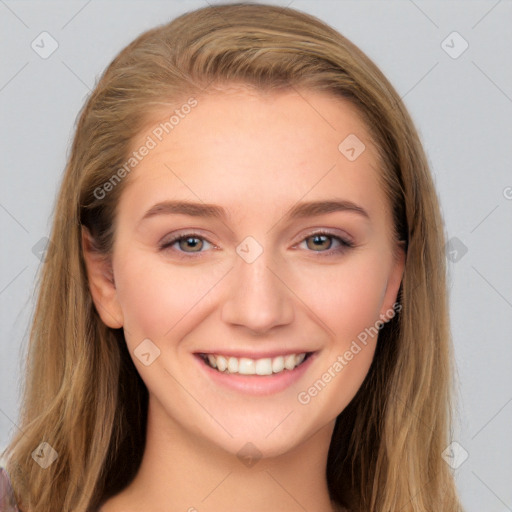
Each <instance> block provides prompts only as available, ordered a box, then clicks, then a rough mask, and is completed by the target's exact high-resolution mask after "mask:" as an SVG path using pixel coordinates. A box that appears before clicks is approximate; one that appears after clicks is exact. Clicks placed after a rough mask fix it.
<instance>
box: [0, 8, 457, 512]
mask: <svg viewBox="0 0 512 512" xmlns="http://www.w3.org/2000/svg"><path fill="white" fill-rule="evenodd" d="M443 242H444V235H443V225H442V219H441V216H440V209H439V205H438V200H437V196H436V192H435V188H434V186H433V183H432V179H431V176H430V172H429V169H428V165H427V161H426V157H425V155H424V152H423V149H422V147H421V144H420V141H419V138H418V135H417V133H416V131H415V129H414V126H413V123H412V121H411V119H410V117H409V115H408V113H407V111H406V109H405V108H404V106H403V104H402V103H401V101H400V97H399V96H398V95H397V93H396V92H395V91H394V89H393V87H392V86H391V85H390V83H389V82H388V81H387V80H386V78H385V77H384V76H383V75H382V73H381V72H380V71H379V70H378V69H377V67H376V66H375V64H373V63H372V62H371V61H370V59H369V58H368V57H366V56H365V55H364V54H363V53H362V52H361V50H359V49H358V48H357V47H356V46H354V45H353V44H352V43H351V42H349V41H348V40H347V39H345V38H344V37H343V36H341V35H340V34H339V33H337V32H336V31H335V30H333V29H332V28H330V27H329V26H327V25H325V24H324V23H322V22H321V21H319V20H318V19H316V18H314V17H312V16H309V15H307V14H304V13H301V12H299V11H296V10H293V9H289V8H278V7H273V6H268V5H261V4H260V5H252V4H231V5H221V6H215V7H207V8H204V9H199V10H196V11H194V12H190V13H187V14H185V15H182V16H180V17H178V18H177V19H175V20H174V21H172V22H171V23H168V24H166V25H162V26H160V27H157V28H155V29H153V30H150V31H148V32H146V33H144V34H142V35H141V36H140V37H138V38H137V39H136V40H135V41H133V42H132V43H131V44H130V45H128V46H127V47H126V48H125V49H124V50H123V51H122V52H121V53H120V54H119V55H118V56H117V57H116V58H115V59H114V61H113V62H112V63H111V65H110V66H109V67H108V69H107V70H106V71H105V73H104V75H103V76H102V78H101V80H100V81H99V83H98V84H97V86H96V88H95V90H94V91H93V93H92V95H91V97H90V98H89V99H88V101H87V103H86V105H85V107H84V109H83V111H82V113H81V115H80V119H79V122H78V125H77V130H76V136H75V139H74V142H73V147H72V152H71V155H70V159H69V162H68V165H67V168H66V173H65V176H64V179H63V183H62V186H61V190H60V195H59V201H58V204H57V207H56V212H55V219H54V225H53V231H52V235H51V243H50V245H49V249H48V254H47V257H46V261H45V264H44V268H43V274H42V281H41V285H40V292H39V299H38V303H37V308H36V311H35V316H34V321H33V326H32V331H31V341H30V346H29V361H28V367H29V368H30V371H29V373H28V375H27V380H26V388H25V393H24V399H23V408H22V415H21V423H20V428H21V432H22V434H19V435H18V436H16V437H15V438H14V439H13V440H12V442H11V444H10V446H9V447H8V449H7V450H6V452H5V455H6V457H7V460H8V462H7V465H6V469H7V472H8V475H9V476H7V473H4V481H5V483H6V484H7V486H8V487H10V484H9V481H8V480H7V479H8V478H10V480H11V482H12V488H13V491H14V492H13V494H12V496H11V498H12V499H10V501H11V506H12V507H15V506H16V505H15V502H17V503H18V506H19V509H20V510H23V512H29V511H34V512H35V511H37V512H40V511H41V512H43V511H52V512H53V511H55V510H66V511H67V510H69V511H73V512H84V511H97V510H100V511H101V512H119V511H123V512H131V511H136V510H137V511H139V510H144V511H147V512H151V511H154V510H164V509H165V510H188V511H195V510H198V511H216V510H228V511H229V510H233V511H234V510H244V511H256V510H273V511H276V510H280V511H295V510H315V511H335V510H350V511H352V512H356V511H357V512H363V511H364V512H370V511H371V512H377V511H378V512H384V511H389V512H391V511H396V510H401V511H402V512H409V511H410V512H419V511H427V510H428V511H431V510H436V511H446V512H448V511H449V512H453V511H456V510H461V506H460V503H459V500H458V498H457V495H456V490H455V485H454V481H453V477H452V474H451V472H450V469H449V467H448V466H447V465H446V463H445V462H444V460H443V459H442V457H441V454H442V452H443V450H444V449H445V448H446V447H447V446H448V445H449V443H450V439H449V438H448V433H449V428H450V416H451V407H452V403H451V397H452V391H451V365H452V359H451V358H452V355H451V345H450V334H449V319H448V311H447V298H446V284H445V266H444V265H445V263H444V254H443V245H444V243H443ZM7 498H9V495H8V494H7Z"/></svg>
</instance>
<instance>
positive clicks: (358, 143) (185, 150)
mask: <svg viewBox="0 0 512 512" xmlns="http://www.w3.org/2000/svg"><path fill="white" fill-rule="evenodd" d="M195 100H196V105H195V106H194V107H191V108H182V109H180V105H181V106H183V105H184V104H175V105H172V107H169V108H162V110H161V112H158V113H157V114H156V115H155V116H154V121H153V122H151V123H149V124H148V125H147V127H146V128H145V129H144V130H142V131H141V133H140V134H139V135H138V136H137V137H136V138H135V139H134V140H133V144H132V148H131V149H132V151H137V150H138V149H139V148H141V147H142V146H144V145H145V144H146V143H147V142H148V141H151V144H150V145H151V146H152V148H151V150H150V151H148V152H147V154H146V155H145V156H144V157H143V158H142V159H141V160H140V161H139V162H138V163H137V165H136V166H134V168H133V170H132V171H131V172H130V174H129V176H128V183H127V185H128V187H127V189H126V190H125V191H124V193H123V196H124V197H122V199H121V202H122V203H123V202H124V203H125V204H126V202H127V201H129V202H130V204H131V206H135V209H137V205H142V204H144V205H147V203H148V202H150V201H155V202H156V201H159V200H165V199H169V197H179V198H183V197H187V198H189V199H191V200H195V201H197V200H198V199H199V200H202V201H205V202H212V203H223V204H224V205H225V206H226V207H227V208H228V209H229V208H230V206H232V207H233V209H238V210H239V211H243V210H244V209H245V210H247V208H245V206H247V205H248V203H251V204H252V205H253V206H254V208H256V209H257V208H266V207H268V206H269V205H270V204H272V205H278V204H289V203H294V202H297V201H298V200H299V199H301V198H303V197H304V198H305V199H309V200H313V199H315V198H316V197H315V196H321V197H322V198H324V197H325V195H326V194H328V195H329V194H330V195H336V194H337V195H340V194H341V195H344V194H345V195H346V194H348V195H350V196H351V197H350V199H351V200H353V201H355V202H357V201H360V200H362V196H368V195H370V197H371V198H372V200H373V203H374V204H375V206H378V204H380V203H382V195H383V194H382V191H381V190H380V186H379V183H378V179H377V178H378V174H379V172H380V171H379V163H378V156H377V155H378V153H377V150H376V148H375V147H374V144H373V142H372V140H371V139H370V135H369V131H368V130H367V128H366V126H365V124H364V122H363V120H362V117H361V116H360V114H359V112H358V111H357V109H356V107H355V106H354V105H352V104H351V103H350V102H348V101H347V100H344V99H342V98H338V97H335V96H332V95H330V94H326V93H319V92H313V91H305V90H290V91H286V92H277V93H276V92H273V93H268V92H267V93H263V92H258V91H253V90H246V89H244V88H233V89H226V90H225V91H222V92H216V93H214V94H207V95H202V96H199V97H196V98H195ZM171 118H172V119H171ZM347 150H348V152H347ZM354 154H355V156H356V158H354ZM305 196H307V197H305ZM120 206H122V205H120ZM149 206H151V205H149ZM381 206H383V205H381ZM130 209H132V208H130Z"/></svg>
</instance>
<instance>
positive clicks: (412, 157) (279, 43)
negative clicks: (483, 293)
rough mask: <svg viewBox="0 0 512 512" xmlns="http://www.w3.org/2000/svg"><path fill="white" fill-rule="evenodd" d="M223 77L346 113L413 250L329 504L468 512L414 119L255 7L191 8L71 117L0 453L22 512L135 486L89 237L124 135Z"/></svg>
mask: <svg viewBox="0 0 512 512" xmlns="http://www.w3.org/2000/svg"><path fill="white" fill-rule="evenodd" d="M234 83H238V84H245V85H248V86H253V87H254V88H255V89H256V90H266V91H278V90H281V89H287V88H288V89H289V88H295V87H305V88H307V89H310V90H314V91H323V92H325V93H329V94H333V95H336V96H338V97H342V98H345V99H346V100H349V101H351V102H352V103H353V104H354V105H355V106H356V107H357V108H358V109H359V112H360V114H361V116H362V118H363V119H364V121H365V122H366V123H367V126H368V129H369V130H370V132H371V134H372V137H373V138H374V140H375V143H376V144H377V146H378V148H379V152H380V156H381V173H382V174H381V178H382V186H383V189H384V190H385V192H386V195H387V197H388V198H389V201H390V205H391V206H392V211H393V218H394V226H395V231H396V235H397V237H398V238H399V239H401V240H404V241H405V245H406V251H407V255H406V267H405V272H404V278H403V281H402V285H401V288H400V292H399V300H400V303H401V305H402V308H401V311H400V314H398V315H396V316H395V317H394V318H392V320H391V321H390V322H389V323H387V324H385V326H384V327H383V328H382V329H381V330H380V333H379V341H378V344H377V349H376V353H375V357H374V360H373V363H372V366H371V368H370V370H369V373H368V375H367V378H366V379H365V381H364V383H363V385H362V386H361V388H360V390H359V391H358V393H357V395H356V396H355V397H354V399H353V400H352V402H351V403H350V404H349V405H348V407H347V408H346V409H345V410H344V411H343V412H342V413H341V414H340V415H339V417H338V418H337V421H336V426H335V430H334V434H333V438H332V441H331V446H330V450H329V456H328V463H327V481H328V486H329V491H330V494H331V497H332V499H333V500H334V501H335V502H337V503H339V504H340V505H344V506H347V507H348V508H350V509H351V510H352V511H353V512H363V511H364V512H396V511H397V510H400V511H401V512H426V511H429V512H431V511H433V510H435V511H436V512H455V511H460V510H462V508H461V505H460V503H459V500H458V498H457V493H456V488H455V485H454V480H453V476H452V473H451V470H450V469H449V466H448V465H447V464H446V463H445V462H444V460H443V458H442V455H441V454H442V452H443V450H444V449H445V448H446V447H447V445H448V444H449V442H450V440H449V435H450V428H451V421H452V410H453V406H454V404H453V401H452V397H453V396H454V393H453V389H452V388H453V385H452V370H453V361H452V358H453V356H452V352H451V339H450V331H449V317H448V307H447V306H448V305H447V290H446V282H445V271H446V269H445V256H444V250H443V247H444V227H443V222H442V218H441V214H440V208H439V204H438V199H437V196H436V192H435V188H434V185H433V182H432V178H431V175H430V171H429V168H428V163H427V159H426V157H425V154H424V151H423V148H422V145H421V143H420V140H419V137H418V135H417V132H416V130H415V128H414V126H413V122H412V121H411V119H410V117H409V115H408V113H407V111H406V109H405V107H404V105H403V103H402V101H401V100H400V97H399V95H398V94H397V93H396V91H395V90H394V89H393V87H392V86H391V84H390V83H389V82H388V80H387V79H386V78H385V77H384V75H383V74H382V73H381V72H380V71H379V69H378V68H377V67H376V65H375V64H374V63H373V62H372V61H371V60H370V59H369V58H368V57H367V56H366V55H365V54H363V52H362V51H361V50H359V49H358V48H357V47H356V46H355V45H354V44H352V43H351V42H350V41H348V40H347V39H346V38H345V37H343V36H342V35H340V34H339V33H338V32H337V31H335V30H334V29H333V28H331V27H329V26H328V25H326V24H325V23H323V22H321V21H320V20H318V19H317V18H315V17H313V16H310V15H308V14H305V13H302V12H300V11H297V10H294V9H290V8H283V7H274V6H270V5H263V4H252V3H238V4H226V5H217V6H210V7H206V8H202V9H198V10H195V11H192V12H189V13H186V14H184V15H181V16H179V17H178V18H176V19H174V20H173V21H172V22H170V23H167V24H164V25H161V26H159V27H156V28H154V29H152V30H149V31H147V32H145V33H143V34H142V35H140V36H139V37H138V38H137V39H135V40H134V41H133V42H132V43H131V44H129V45H128V46H127V47H126V48H125V49H124V50H122V51H121V52H120V53H119V55H118V56H117V57H116V58H115V59H114V60H113V62H112V63H111V64H110V65H109V67H108V68H107V69H106V70H105V72H104V74H103V75H102V77H101V79H100V80H99V82H98V83H97V85H96V87H95V89H94V91H93V92H92V94H91V95H90V97H89V98H88V100H87V102H86V104H85V106H84V108H83V109H82V111H81V113H80V116H79V119H78V123H77V126H76V135H75V138H74V141H73V145H72V151H71V154H70V157H69V161H68V163H67V166H66V170H65V175H64V177H63V181H62V184H61V188H60V192H59V196H58V201H57V204H56V207H55V216H54V220H53V227H52V232H51V237H50V244H49V248H48V253H47V255H46V260H45V262H44V265H43V267H42V273H41V276H40V281H39V283H38V286H39V288H38V300H37V304H36V308H35V311H34V316H33V323H32V328H31V331H30V338H29V344H28V354H27V370H26V371H27V373H26V379H25V382H24V389H23V401H22V405H21V411H20V420H19V425H20V432H19V433H18V434H17V435H16V436H15V437H14V438H13V439H12V441H11V443H10V445H9V446H8V448H7V449H6V451H5V452H4V455H5V456H6V460H7V469H8V471H9V473H10V476H11V480H12V483H13V488H14V490H15V494H16V498H17V500H18V503H19V505H20V507H21V508H22V509H23V510H24V511H25V512H29V511H34V512H55V511H66V512H67V511H73V512H85V511H86V510H93V509H94V508H95V507H97V506H98V505H99V503H101V502H102V501H103V500H104V499H107V498H108V497H110V496H112V495H113V494H115V493H117V492H119V491H120V490H121V489H123V488H124V487H125V486H126V485H128V483H129V482H130V481H131V480H132V479H133V477H134V476H135V473H136V471H137V469H138V467H139V464H140V461H141V458H142V454H143V450H144V440H145V428H146V417H147V404H148V393H147V389H146V388H145V385H144V383H143V381H142V379H141V378H140V376H139V375H138V373H137V370H136V368H135V366H134V365H133V362H132V361H131V358H130V355H129V353H128V351H127V348H126V344H125V340H124V336H123V331H122V329H117V330H116V329H111V328H108V327H106V326H105V325H104V324H103V323H102V321H101V320H100V317H99V315H98V313H97V311H96V309H95V307H94V305H93V302H92V299H91V294H90V291H89V289H88V280H87V275H86V272H85V265H84V260H83V254H82V250H83V248H82V246H81V230H82V226H86V227H87V228H88V229H89V230H90V232H91V233H92V235H93V237H94V239H95V244H96V248H97V250H98V251H100V252H101V253H104V254H105V255H106V256H108V255H110V254H111V250H112V239H113V233H114V231H115V211H116V204H117V203H118V200H119V197H120V194H121V193H122V190H123V187H124V184H125V182H126V180H121V181H120V182H119V183H118V184H116V186H115V187H113V189H112V190H111V191H110V192H109V193H108V194H102V195H101V196H99V195H98V193H97V190H98V187H102V186H103V185H104V184H105V183H106V182H107V181H109V180H110V179H111V177H112V176H113V174H114V173H115V171H116V170H117V169H119V168H120V167H121V166H122V165H123V163H124V162H126V160H127V158H128V152H129V149H130V144H131V142H132V141H133V140H134V137H135V136H136V135H138V134H139V133H140V132H141V130H142V127H143V126H144V125H145V123H147V122H148V120H149V119H150V118H152V117H154V116H152V113H155V112H158V111H160V112H161V109H162V105H164V104H165V105H167V106H169V105H175V106H178V105H179V104H180V102H183V101H186V98H190V97H194V96H197V97H200V95H201V94H202V93H203V92H205V91H206V90H207V89H208V88H214V87H219V88H222V86H223V85H225V84H234ZM159 109H160V110H159ZM95 191H96V193H95ZM42 442H47V443H48V444H49V445H50V446H51V447H52V448H53V449H54V450H55V451H56V452H57V454H58V458H57V460H56V461H55V462H54V463H53V464H51V465H50V466H49V467H47V468H46V469H42V468H41V467H40V465H38V464H36V463H35V462H34V460H33V458H32V455H31V454H32V452H33V451H34V450H35V449H36V448H37V447H38V446H39V445H40V443H42Z"/></svg>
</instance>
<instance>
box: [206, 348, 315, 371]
mask: <svg viewBox="0 0 512 512" xmlns="http://www.w3.org/2000/svg"><path fill="white" fill-rule="evenodd" d="M305 358H306V353H305V352H303V353H301V354H288V355H286V356H277V357H273V358H270V357H265V358H263V359H250V358H248V357H241V358H240V359H239V358H237V357H226V356H219V355H215V354H208V355H207V356H206V357H205V356H203V359H204V360H205V362H207V364H209V365H210V366H211V367H212V368H216V369H217V370H218V371H220V372H226V373H238V374H240V375H272V374H273V373H281V372H282V371H283V370H285V369H286V370H293V369H294V368H296V367H297V366H299V364H301V363H302V362H303V361H304V359H305Z"/></svg>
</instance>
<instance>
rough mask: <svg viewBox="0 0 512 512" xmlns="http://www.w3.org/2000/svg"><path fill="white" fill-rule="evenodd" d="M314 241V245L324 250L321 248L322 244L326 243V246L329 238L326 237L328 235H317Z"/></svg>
mask: <svg viewBox="0 0 512 512" xmlns="http://www.w3.org/2000/svg"><path fill="white" fill-rule="evenodd" d="M313 240H314V242H313V243H314V245H315V246H316V247H320V248H322V247H321V245H322V243H324V244H325V242H326V241H328V239H327V236H326V235H315V236H314V237H313Z"/></svg>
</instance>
